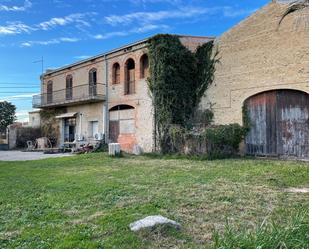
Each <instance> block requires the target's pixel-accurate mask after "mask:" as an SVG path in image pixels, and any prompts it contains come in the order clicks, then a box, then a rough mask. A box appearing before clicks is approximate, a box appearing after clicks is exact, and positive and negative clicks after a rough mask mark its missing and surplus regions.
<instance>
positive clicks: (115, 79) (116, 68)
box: [112, 63, 120, 84]
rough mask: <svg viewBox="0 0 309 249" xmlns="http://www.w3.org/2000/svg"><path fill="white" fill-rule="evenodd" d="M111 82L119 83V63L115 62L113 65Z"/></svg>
mask: <svg viewBox="0 0 309 249" xmlns="http://www.w3.org/2000/svg"><path fill="white" fill-rule="evenodd" d="M112 72H113V77H112V78H113V84H119V83H120V65H119V63H115V64H114V65H113V70H112Z"/></svg>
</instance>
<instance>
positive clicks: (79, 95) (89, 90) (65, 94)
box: [32, 83, 105, 108]
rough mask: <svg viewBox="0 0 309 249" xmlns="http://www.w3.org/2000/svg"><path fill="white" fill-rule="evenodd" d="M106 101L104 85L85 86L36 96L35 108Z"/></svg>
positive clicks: (33, 102) (34, 99)
mask: <svg viewBox="0 0 309 249" xmlns="http://www.w3.org/2000/svg"><path fill="white" fill-rule="evenodd" d="M102 100H105V85H104V84H99V83H97V84H85V85H79V86H75V87H71V88H67V89H62V90H57V91H53V92H52V93H43V94H38V95H34V96H33V99H32V106H33V108H41V107H52V106H66V105H74V104H77V103H82V102H97V101H102Z"/></svg>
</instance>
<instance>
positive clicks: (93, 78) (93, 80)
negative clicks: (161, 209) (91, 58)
mask: <svg viewBox="0 0 309 249" xmlns="http://www.w3.org/2000/svg"><path fill="white" fill-rule="evenodd" d="M97 80H98V77H97V69H96V68H92V69H91V70H90V71H89V95H90V96H96V95H97V83H98V82H97Z"/></svg>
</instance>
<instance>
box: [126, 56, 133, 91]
mask: <svg viewBox="0 0 309 249" xmlns="http://www.w3.org/2000/svg"><path fill="white" fill-rule="evenodd" d="M125 77H126V80H125V88H124V94H133V93H135V62H134V60H133V59H131V58H130V59H128V60H127V62H126V66H125Z"/></svg>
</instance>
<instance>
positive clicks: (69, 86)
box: [65, 75, 73, 100]
mask: <svg viewBox="0 0 309 249" xmlns="http://www.w3.org/2000/svg"><path fill="white" fill-rule="evenodd" d="M72 97H73V77H72V75H68V76H67V77H66V80H65V99H66V100H71V99H72Z"/></svg>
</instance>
